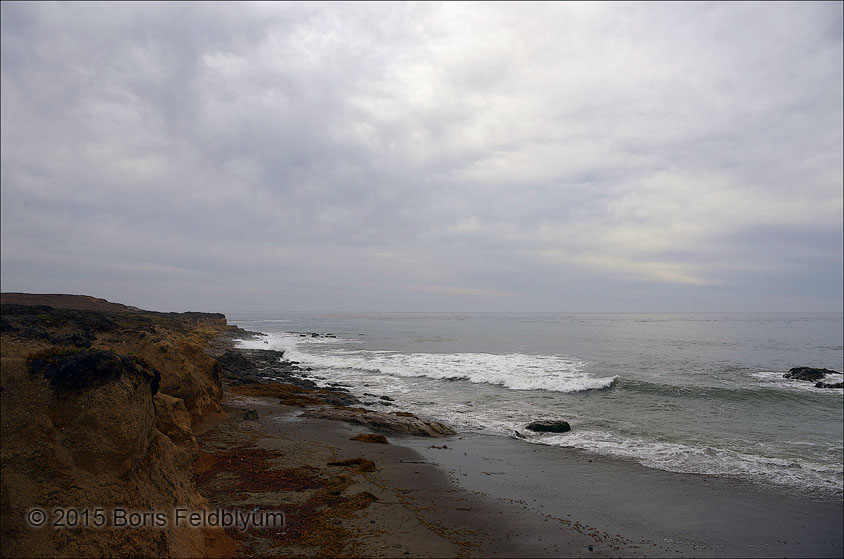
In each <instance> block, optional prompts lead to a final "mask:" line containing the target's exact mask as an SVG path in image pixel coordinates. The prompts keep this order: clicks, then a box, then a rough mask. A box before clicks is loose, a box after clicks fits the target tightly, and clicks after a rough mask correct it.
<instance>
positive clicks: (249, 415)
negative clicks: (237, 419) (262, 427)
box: [243, 410, 258, 421]
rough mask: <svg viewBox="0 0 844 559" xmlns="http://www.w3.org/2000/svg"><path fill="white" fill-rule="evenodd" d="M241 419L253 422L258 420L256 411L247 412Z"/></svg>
mask: <svg viewBox="0 0 844 559" xmlns="http://www.w3.org/2000/svg"><path fill="white" fill-rule="evenodd" d="M243 419H245V420H247V421H255V420H256V419H258V411H257V410H247V411H246V413H244V414H243Z"/></svg>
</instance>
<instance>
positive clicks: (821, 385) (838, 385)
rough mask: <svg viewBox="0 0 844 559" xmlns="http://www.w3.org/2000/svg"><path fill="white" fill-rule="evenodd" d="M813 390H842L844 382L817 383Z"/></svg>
mask: <svg viewBox="0 0 844 559" xmlns="http://www.w3.org/2000/svg"><path fill="white" fill-rule="evenodd" d="M815 388H844V382H833V383H829V382H818V383H816V384H815Z"/></svg>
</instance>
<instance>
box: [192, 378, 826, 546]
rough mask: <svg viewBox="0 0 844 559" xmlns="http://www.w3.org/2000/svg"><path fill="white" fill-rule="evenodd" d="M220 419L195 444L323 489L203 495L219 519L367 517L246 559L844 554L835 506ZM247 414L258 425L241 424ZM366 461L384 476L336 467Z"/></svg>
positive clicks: (440, 442) (298, 536) (243, 540)
mask: <svg viewBox="0 0 844 559" xmlns="http://www.w3.org/2000/svg"><path fill="white" fill-rule="evenodd" d="M223 407H224V410H225V411H226V412H227V416H226V418H225V419H224V420H222V421H221V422H220V423H218V424H216V425H215V426H213V427H212V428H210V429H208V430H207V431H205V432H204V433H202V434H200V435H199V436H198V440H199V442H200V447H201V448H202V449H203V451H205V452H206V453H208V454H209V455H214V454H215V453H219V452H224V451H226V450H230V449H231V448H235V447H239V448H247V446H248V448H249V449H250V452H253V453H254V452H255V449H259V451H260V452H268V453H270V454H272V455H273V456H274V458H273V459H272V461H271V462H272V466H271V467H272V468H277V469H300V471H301V469H302V468H304V469H306V470H309V471H310V472H314V473H316V474H317V475H318V476H319V477H320V478H321V479H322V482H321V484H319V486H316V487H314V488H311V489H303V490H299V491H292V492H268V493H260V494H259V493H252V494H249V495H242V494H237V493H234V494H232V493H225V492H222V493H215V492H214V491H209V488H211V487H212V485H213V482H206V484H205V485H203V484H200V485H199V489H200V491H202V492H203V494H204V495H206V496H207V498H208V499H209V502H210V504H211V506H212V507H215V508H225V507H243V506H245V505H249V506H253V507H255V506H257V507H264V508H273V507H275V508H278V507H282V508H284V509H285V510H286V511H288V523H289V525H290V526H293V527H294V528H295V527H296V523H297V509H298V508H299V507H301V506H302V505H303V504H305V503H307V502H308V501H309V500H311V499H313V498H314V497H315V496H316V495H317V494H318V493H319V492H320V490H321V488H322V487H325V486H330V485H331V484H332V483H334V484H337V483H338V481H339V482H340V484H339V485H337V487H342V489H341V490H340V493H339V494H338V496H339V497H342V498H343V499H345V500H346V501H356V502H358V503H359V505H358V507H357V508H356V510H354V511H351V512H350V511H349V509H348V507H347V506H346V505H347V504H348V503H347V502H339V501H338V502H336V503H334V504H333V505H332V504H327V505H325V506H324V508H323V509H322V510H323V513H324V514H325V515H326V518H327V519H328V520H329V522H327V523H321V524H319V525H317V526H311V527H310V529H311V530H313V531H312V532H310V533H303V532H301V531H297V529H294V530H292V531H290V530H288V531H286V532H284V531H283V532H280V533H278V534H273V535H272V537H267V535H266V534H261V533H250V532H248V531H247V532H240V533H235V532H234V531H229V532H228V533H229V535H231V536H233V537H234V539H235V540H236V541H237V543H238V544H239V545H240V546H241V547H240V549H239V554H243V555H253V554H254V555H259V556H271V555H298V554H302V555H325V554H340V555H359V556H371V557H407V556H410V557H441V556H496V557H593V556H595V557H631V556H635V557H681V556H683V557H727V556H736V557H770V556H787V557H835V556H838V555H840V552H841V549H842V540H841V530H840V526H841V522H842V511H841V507H840V503H835V502H832V501H829V500H826V501H824V500H814V499H812V498H807V497H801V496H799V495H789V494H786V493H782V494H771V493H764V492H761V491H760V490H759V489H758V488H754V487H752V486H749V485H747V484H741V483H737V482H735V481H728V480H723V479H718V478H713V477H707V476H694V475H684V474H672V473H669V472H662V471H657V470H651V469H648V468H644V467H642V466H639V465H637V464H633V463H629V462H623V461H614V460H609V459H598V458H596V457H594V456H589V455H587V454H585V453H582V452H578V451H573V450H566V449H559V448H551V447H544V446H539V445H527V444H526V443H524V442H522V441H518V440H508V439H504V438H500V437H484V436H477V435H472V436H466V435H460V434H458V435H455V436H451V437H446V438H441V439H428V438H423V437H408V436H390V435H388V439H389V441H390V444H386V445H385V444H373V443H364V442H358V441H352V440H350V438H351V437H353V436H355V435H358V434H360V433H366V432H370V431H368V430H366V429H362V428H360V427H359V426H354V425H348V424H346V423H343V422H339V421H328V420H319V419H312V418H303V417H301V416H300V414H301V411H302V410H301V408H298V407H296V406H281V405H278V404H277V403H275V400H274V399H273V398H254V397H243V396H237V395H235V394H229V395H227V396H226V397H225V398H224V402H223ZM248 410H255V411H257V414H258V418H257V419H255V420H247V419H243V417H244V414H245V413H246V412H247V411H248ZM247 443H248V445H247ZM244 445H247V446H244ZM244 452H246V451H244ZM356 458H363V459H364V460H369V461H371V462H373V463H374V471H361V468H348V467H337V466H329V465H328V464H329V463H330V462H338V461H342V460H348V459H356ZM248 475H253V472H250V473H249V474H248ZM214 477H215V476H214V475H211V476H206V479H214ZM223 480H228V481H227V482H226V483H227V484H228V486H229V487H231V486H232V485H233V484H232V481H233V478H231V477H228V476H225V475H224V476H223V477H222V478H220V480H218V483H223ZM361 496H365V499H361ZM360 503H364V504H360ZM332 509H336V510H333V512H332ZM308 521H309V522H312V519H310V520H308ZM290 526H288V528H290Z"/></svg>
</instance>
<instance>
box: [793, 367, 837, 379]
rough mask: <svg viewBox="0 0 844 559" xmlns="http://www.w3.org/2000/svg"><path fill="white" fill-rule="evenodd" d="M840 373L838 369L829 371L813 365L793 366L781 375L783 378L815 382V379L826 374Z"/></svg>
mask: <svg viewBox="0 0 844 559" xmlns="http://www.w3.org/2000/svg"><path fill="white" fill-rule="evenodd" d="M840 374H841V373H839V372H838V371H831V370H829V369H816V368H813V367H794V368H793V369H789V371H788V372H787V373H785V374H784V375H783V378H791V379H795V380H807V381H811V382H815V381H816V380H820V379H822V378H824V377H825V376H827V375H840Z"/></svg>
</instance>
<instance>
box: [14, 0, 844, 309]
mask: <svg viewBox="0 0 844 559" xmlns="http://www.w3.org/2000/svg"><path fill="white" fill-rule="evenodd" d="M0 10H1V11H2V13H0V16H2V17H0V25H2V43H0V50H2V52H1V53H0V57H1V60H0V62H2V64H0V72H2V83H1V84H0V88H1V90H0V112H1V113H2V114H1V116H2V118H0V132H1V135H0V139H1V140H2V146H0V148H2V149H0V152H1V153H0V186H1V187H2V188H0V218H2V219H0V249H2V250H0V289H2V291H4V292H8V291H23V292H35V293H78V294H88V295H92V296H94V297H102V298H105V299H108V300H110V301H114V302H119V303H124V304H127V305H132V306H137V307H141V308H145V309H150V310H164V311H187V310H201V311H213V312H226V311H229V312H236V311H241V312H242V311H284V310H290V311H308V312H448V311H455V312H559V313H573V312H578V313H579V312H599V313H601V312H612V313H621V312H645V313H647V312H653V313H664V312H730V311H737V312H834V313H838V312H842V310H844V249H842V246H844V196H843V195H842V191H844V155H842V154H844V124H842V122H844V88H843V87H842V83H844V72H842V68H844V40H842V34H843V33H844V32H842V28H843V27H844V17H842V3H840V2H814V3H658V4H654V3H623V4H618V3H583V2H572V3H524V2H520V3H518V4H516V3H457V2H449V3H423V4H405V3H345V2H344V3H332V4H328V3H316V4H307V3H246V4H244V3H97V4H86V3H42V2H11V3H3V4H2V5H0Z"/></svg>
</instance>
